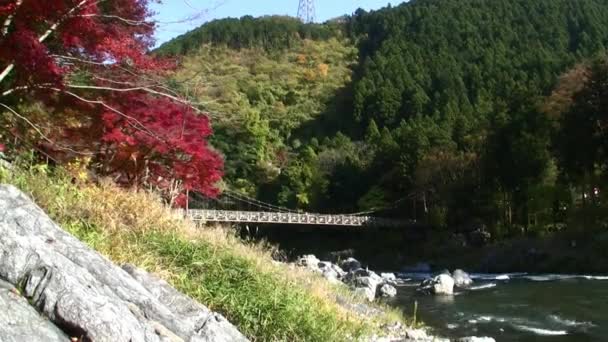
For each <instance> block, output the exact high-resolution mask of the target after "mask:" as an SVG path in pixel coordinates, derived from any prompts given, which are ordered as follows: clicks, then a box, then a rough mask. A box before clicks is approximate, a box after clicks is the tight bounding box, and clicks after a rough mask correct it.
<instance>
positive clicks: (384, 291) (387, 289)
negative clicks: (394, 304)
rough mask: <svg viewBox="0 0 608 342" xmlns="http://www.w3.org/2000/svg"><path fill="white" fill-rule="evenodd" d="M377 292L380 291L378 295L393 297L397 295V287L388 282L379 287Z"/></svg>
mask: <svg viewBox="0 0 608 342" xmlns="http://www.w3.org/2000/svg"><path fill="white" fill-rule="evenodd" d="M378 292H379V293H380V296H382V297H385V298H386V297H388V298H391V297H395V296H396V295H397V289H396V288H395V287H394V286H392V285H389V284H384V285H382V286H381V287H380V290H378Z"/></svg>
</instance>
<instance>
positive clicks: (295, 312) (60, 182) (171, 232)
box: [0, 166, 403, 341]
mask: <svg viewBox="0 0 608 342" xmlns="http://www.w3.org/2000/svg"><path fill="white" fill-rule="evenodd" d="M59 173H61V172H58V171H55V172H54V174H53V175H51V172H49V171H48V169H47V167H46V166H38V167H34V168H31V169H30V170H29V171H15V172H12V173H9V172H7V171H6V170H3V169H1V168H0V183H3V182H4V183H10V184H14V185H16V186H18V187H20V188H21V189H22V190H24V191H25V192H26V193H28V194H30V195H31V196H32V198H33V199H34V200H35V201H36V202H37V203H38V204H39V205H40V206H41V207H42V208H44V209H45V210H46V211H47V212H48V213H49V215H50V216H51V217H52V218H53V219H54V220H56V222H58V223H59V224H60V225H62V226H63V227H64V228H65V229H66V230H67V231H69V232H70V233H72V234H74V235H75V236H77V237H78V238H79V239H81V240H82V241H84V242H85V243H87V244H89V245H90V246H91V247H93V248H94V249H96V250H98V251H99V252H101V253H102V254H104V255H106V256H108V257H109V258H110V259H111V260H113V261H114V262H116V263H119V264H120V263H127V262H128V263H132V264H135V265H137V266H139V267H142V268H144V269H147V270H148V271H151V272H154V273H156V274H158V275H159V276H161V277H163V278H164V279H166V280H167V281H169V282H171V283H172V284H173V285H174V286H176V288H178V289H179V290H181V291H183V292H184V293H186V294H188V295H190V296H191V297H193V298H196V299H197V300H199V301H200V302H202V303H204V304H206V305H207V306H209V307H210V308H211V309H212V310H216V311H218V312H221V313H222V314H224V315H225V316H226V317H227V318H228V319H229V320H230V321H231V322H233V323H234V324H235V325H237V326H238V328H239V329H240V330H241V331H242V332H243V333H245V334H246V335H247V336H249V337H250V338H251V339H252V340H261V341H277V340H281V341H287V340H288V341H304V340H306V341H341V340H348V339H351V338H352V337H355V338H356V337H357V336H365V335H368V334H370V333H372V332H374V331H375V330H376V327H378V326H379V324H381V323H385V322H392V321H396V320H397V321H403V317H402V316H401V315H400V314H399V313H397V312H395V311H390V310H385V312H386V314H384V315H383V316H381V317H376V318H374V319H373V320H372V319H369V318H368V319H365V320H364V319H362V318H361V317H358V316H355V315H354V314H353V313H351V312H349V311H346V310H345V309H343V308H342V307H340V306H339V305H337V304H336V302H335V300H336V296H337V295H340V296H343V297H346V298H348V300H350V301H353V302H356V301H358V300H359V299H357V298H353V297H352V295H350V293H349V291H347V290H345V289H343V288H337V287H333V286H331V285H329V284H328V283H327V282H326V281H325V280H324V279H322V278H320V277H318V276H316V275H312V274H310V273H309V272H306V271H303V270H298V269H294V268H290V267H289V266H286V265H280V264H276V263H274V262H273V261H272V259H271V257H270V250H269V249H268V248H266V247H264V246H261V245H254V244H245V243H243V242H241V241H240V240H238V239H237V238H236V237H234V236H233V235H231V234H230V233H228V232H227V231H226V230H224V229H221V228H206V229H200V228H197V227H195V226H194V225H193V224H192V223H191V222H189V221H186V220H183V219H182V218H181V217H179V216H177V215H175V213H174V212H172V211H171V210H169V209H168V208H166V207H165V206H163V205H162V204H161V203H160V202H159V201H158V199H157V198H155V197H154V196H153V195H151V194H148V193H145V192H133V191H125V190H122V189H119V188H116V187H115V186H113V185H111V184H102V185H99V186H95V185H90V184H84V183H83V184H79V185H75V184H72V182H71V179H72V178H71V177H67V176H65V175H59Z"/></svg>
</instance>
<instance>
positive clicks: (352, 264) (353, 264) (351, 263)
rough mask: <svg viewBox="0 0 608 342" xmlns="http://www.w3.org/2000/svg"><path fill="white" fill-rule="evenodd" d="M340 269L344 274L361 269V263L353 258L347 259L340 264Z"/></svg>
mask: <svg viewBox="0 0 608 342" xmlns="http://www.w3.org/2000/svg"><path fill="white" fill-rule="evenodd" d="M340 267H342V269H343V270H344V271H345V272H350V271H354V270H357V269H360V268H361V263H360V262H359V261H358V260H357V259H355V258H348V259H346V260H344V261H342V262H341V263H340Z"/></svg>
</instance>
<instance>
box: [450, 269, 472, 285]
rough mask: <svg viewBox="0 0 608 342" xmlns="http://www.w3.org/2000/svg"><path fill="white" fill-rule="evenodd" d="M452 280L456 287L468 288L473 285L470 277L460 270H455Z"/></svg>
mask: <svg viewBox="0 0 608 342" xmlns="http://www.w3.org/2000/svg"><path fill="white" fill-rule="evenodd" d="M452 278H454V285H456V286H458V287H469V286H471V285H472V284H473V279H471V276H469V274H468V273H467V272H465V271H463V270H461V269H457V270H455V271H454V273H453V274H452Z"/></svg>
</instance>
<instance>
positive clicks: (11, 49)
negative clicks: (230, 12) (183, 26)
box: [0, 0, 223, 196]
mask: <svg viewBox="0 0 608 342" xmlns="http://www.w3.org/2000/svg"><path fill="white" fill-rule="evenodd" d="M150 2H151V1H149V0H105V1H103V0H102V1H99V0H0V113H2V115H3V116H10V115H12V116H14V117H15V119H19V120H24V121H25V122H27V123H28V124H29V125H30V126H31V127H30V130H31V131H35V132H37V133H39V134H38V135H39V136H38V140H39V141H38V143H39V145H43V144H44V146H46V147H47V149H48V150H49V151H47V152H49V153H54V154H57V155H61V158H59V159H60V160H68V159H70V158H75V157H79V156H83V155H85V156H89V157H90V158H89V159H91V160H92V163H91V165H92V166H93V169H94V171H95V172H97V173H99V174H101V175H108V176H112V177H113V178H114V179H116V180H117V181H118V182H120V183H123V184H125V185H150V186H155V187H158V188H159V189H162V190H168V189H171V190H172V191H173V192H175V191H177V192H178V193H183V192H184V191H185V190H193V191H197V192H201V193H203V194H205V195H207V196H214V195H216V194H217V188H216V183H217V182H218V181H219V180H220V179H221V176H222V164H223V161H222V159H221V157H220V156H219V155H218V154H217V153H215V152H214V151H213V150H212V149H211V148H210V147H209V146H208V144H207V138H208V137H209V135H210V134H211V133H212V131H211V128H210V124H209V120H208V118H207V116H206V115H204V113H200V112H199V111H198V110H197V109H196V108H195V107H194V106H192V105H191V104H190V103H189V102H188V101H187V100H186V99H184V98H183V97H181V96H180V95H179V94H178V93H177V92H175V91H174V90H173V89H172V88H170V87H168V86H167V85H166V84H165V83H164V80H165V79H166V73H167V71H169V70H171V68H172V67H173V66H174V63H173V62H172V61H171V60H162V59H158V58H156V57H153V56H152V55H150V54H149V53H148V51H149V48H150V47H151V46H152V44H153V38H152V35H153V33H154V30H155V23H154V22H153V21H152V20H151V12H150V10H149V7H148V5H149V3H150ZM24 99H26V100H27V102H34V101H37V102H40V103H43V104H44V105H45V106H46V108H48V110H49V111H52V113H53V116H54V118H53V122H54V123H59V124H58V125H54V127H53V128H52V129H47V130H44V129H41V127H38V126H36V125H35V123H34V122H32V121H30V120H27V117H28V113H25V112H24V113H20V112H19V108H20V105H19V104H20V103H23V100H24ZM68 112H69V113H74V112H76V113H78V116H75V117H76V118H77V120H78V121H79V122H78V124H76V125H74V124H73V123H71V124H67V121H68V120H67V119H65V120H63V122H64V123H65V124H61V123H62V119H63V117H62V115H66V114H65V113H68ZM72 117H74V116H73V115H72ZM13 133H14V134H21V133H19V132H13Z"/></svg>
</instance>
